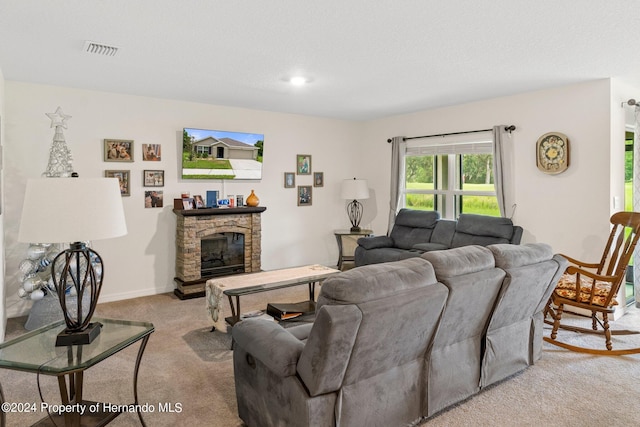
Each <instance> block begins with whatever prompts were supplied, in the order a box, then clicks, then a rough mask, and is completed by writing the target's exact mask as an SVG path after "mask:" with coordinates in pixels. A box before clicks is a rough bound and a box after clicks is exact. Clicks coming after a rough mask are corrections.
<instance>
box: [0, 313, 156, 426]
mask: <svg viewBox="0 0 640 427" xmlns="http://www.w3.org/2000/svg"><path fill="white" fill-rule="evenodd" d="M96 322H99V323H100V324H102V328H101V332H100V335H98V337H97V338H96V339H95V340H94V341H93V342H92V343H91V344H86V345H74V346H66V347H56V345H55V342H56V336H57V335H58V333H60V332H61V331H62V330H64V329H65V324H64V322H63V321H59V322H56V323H53V324H51V325H47V326H44V327H42V328H40V329H36V330H35V331H32V332H29V333H26V334H24V335H22V336H19V337H17V338H14V339H12V340H10V341H6V342H4V343H2V344H0V368H3V369H12V370H17V371H24V372H31V373H35V374H41V375H53V376H56V377H58V384H59V388H60V398H61V401H62V404H63V405H72V407H75V408H78V410H77V411H71V412H67V413H65V414H64V415H57V414H55V415H54V414H47V416H46V417H45V418H43V419H42V420H40V421H39V422H38V423H36V424H35V425H37V426H45V425H52V426H54V425H65V426H85V425H96V426H104V425H106V424H108V423H109V422H111V421H112V420H113V419H115V418H116V417H117V416H118V415H119V414H120V412H118V411H110V410H106V411H105V410H103V409H104V408H111V407H117V405H113V406H112V405H103V404H99V403H97V402H90V401H86V400H83V397H82V387H83V375H84V371H85V370H87V369H89V368H90V367H92V366H94V365H96V364H98V363H100V362H102V361H103V360H105V359H107V358H108V357H110V356H112V355H114V354H116V353H118V352H119V351H121V350H123V349H125V348H127V347H129V346H130V345H132V344H134V343H136V342H138V341H141V343H140V348H139V349H138V356H137V358H136V364H135V368H134V371H133V395H134V400H135V405H136V408H139V406H140V405H139V404H138V371H139V369H140V362H141V360H142V355H143V353H144V349H145V347H146V345H147V341H148V340H149V336H150V335H151V333H152V332H153V331H154V327H153V324H152V323H148V322H136V321H128V320H115V319H103V318H95V317H94V318H93V323H96ZM65 377H67V378H65ZM67 379H68V381H67ZM0 400H1V402H0V403H2V404H3V405H2V411H0V423H1V425H2V426H4V425H5V423H6V418H5V417H6V413H7V412H11V407H10V406H7V404H6V402H5V400H4V394H3V390H2V386H1V385H0ZM80 408H84V414H83V415H82V416H81V409H80ZM5 409H7V410H5ZM91 409H95V410H93V411H92V410H91ZM98 409H100V410H98ZM138 418H139V419H140V423H141V424H142V425H143V426H144V425H145V422H144V420H143V418H142V414H141V412H140V411H139V410H138ZM54 420H55V421H54Z"/></svg>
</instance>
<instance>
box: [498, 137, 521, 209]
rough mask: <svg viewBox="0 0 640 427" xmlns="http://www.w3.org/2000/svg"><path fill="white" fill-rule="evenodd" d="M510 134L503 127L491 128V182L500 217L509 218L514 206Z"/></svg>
mask: <svg viewBox="0 0 640 427" xmlns="http://www.w3.org/2000/svg"><path fill="white" fill-rule="evenodd" d="M510 136H511V134H509V135H507V131H506V127H505V126H504V125H500V126H494V127H493V182H494V185H495V188H496V196H497V199H498V207H499V208H500V216H501V217H503V218H504V217H506V216H507V215H509V217H510V218H511V217H512V216H513V214H514V212H515V207H516V205H515V204H514V203H513V191H512V188H513V174H512V171H511V161H510V160H508V159H510V158H511V156H510V153H511V148H512V147H511V145H510V144H509V142H510Z"/></svg>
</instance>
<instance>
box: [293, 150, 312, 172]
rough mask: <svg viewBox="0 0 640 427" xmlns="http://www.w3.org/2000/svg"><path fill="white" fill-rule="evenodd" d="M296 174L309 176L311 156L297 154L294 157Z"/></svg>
mask: <svg viewBox="0 0 640 427" xmlns="http://www.w3.org/2000/svg"><path fill="white" fill-rule="evenodd" d="M296 165H297V166H296V173H297V174H298V175H311V155H310V154H297V155H296Z"/></svg>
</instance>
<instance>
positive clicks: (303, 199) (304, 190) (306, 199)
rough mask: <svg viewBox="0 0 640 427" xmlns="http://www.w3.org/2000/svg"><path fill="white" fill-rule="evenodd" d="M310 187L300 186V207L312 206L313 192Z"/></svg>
mask: <svg viewBox="0 0 640 427" xmlns="http://www.w3.org/2000/svg"><path fill="white" fill-rule="evenodd" d="M312 189H313V187H312V186H310V185H299V186H298V206H311V190H312Z"/></svg>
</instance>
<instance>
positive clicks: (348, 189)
mask: <svg viewBox="0 0 640 427" xmlns="http://www.w3.org/2000/svg"><path fill="white" fill-rule="evenodd" d="M340 197H341V198H343V199H346V200H357V199H368V198H369V186H368V185H367V181H366V180H364V179H345V180H344V181H342V189H341V192H340Z"/></svg>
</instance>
